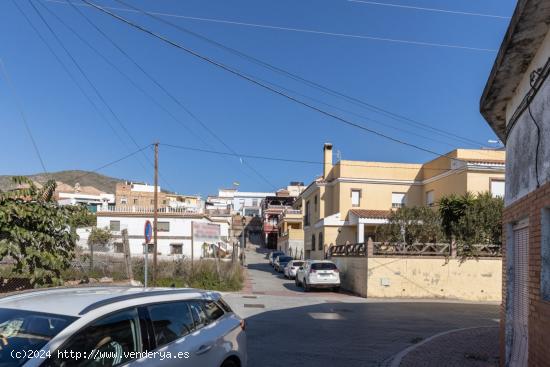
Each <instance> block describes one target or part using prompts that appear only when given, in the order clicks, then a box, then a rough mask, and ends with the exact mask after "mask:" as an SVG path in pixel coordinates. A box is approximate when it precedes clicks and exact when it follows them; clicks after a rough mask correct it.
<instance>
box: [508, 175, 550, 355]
mask: <svg viewBox="0 0 550 367" xmlns="http://www.w3.org/2000/svg"><path fill="white" fill-rule="evenodd" d="M549 207H550V182H547V183H546V184H544V185H543V186H541V187H540V188H538V189H537V190H535V191H533V192H531V193H529V194H528V195H527V196H525V197H523V198H521V199H520V200H518V201H516V202H514V203H513V204H512V205H510V206H508V207H507V208H505V210H504V218H503V225H504V233H506V230H507V228H508V225H509V224H512V223H514V222H517V221H519V220H522V219H524V218H528V219H529V366H548V364H549V363H550V347H549V346H550V302H549V301H543V300H542V299H541V294H540V284H541V264H542V262H541V240H542V234H541V219H542V218H541V215H542V210H543V209H544V208H549ZM504 237H505V238H504V242H506V236H504ZM503 251H504V257H503V262H502V263H503V271H502V285H503V289H502V304H501V322H500V361H501V365H502V366H504V363H505V361H506V358H505V352H506V343H505V340H506V339H505V337H506V335H505V325H506V309H505V305H506V290H507V289H506V284H507V282H506V269H507V267H506V256H505V251H506V245H504V248H503Z"/></svg>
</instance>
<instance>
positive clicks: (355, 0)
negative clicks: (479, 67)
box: [348, 0, 510, 19]
mask: <svg viewBox="0 0 550 367" xmlns="http://www.w3.org/2000/svg"><path fill="white" fill-rule="evenodd" d="M348 1H349V2H351V3H362V4H367V5H376V6H388V7H393V8H402V9H412V10H422V11H429V12H437V13H447V14H456V15H469V16H474V17H486V18H498V19H510V17H508V16H504V15H495V14H484V13H473V12H467V11H458V10H447V9H436V8H425V7H421V6H412V5H402V4H390V3H380V2H376V1H366V0H348Z"/></svg>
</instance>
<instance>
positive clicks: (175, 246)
mask: <svg viewBox="0 0 550 367" xmlns="http://www.w3.org/2000/svg"><path fill="white" fill-rule="evenodd" d="M170 253H171V254H172V255H181V254H183V245H182V244H181V243H172V244H170Z"/></svg>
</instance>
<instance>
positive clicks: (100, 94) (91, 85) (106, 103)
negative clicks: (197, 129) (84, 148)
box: [28, 0, 170, 187]
mask: <svg viewBox="0 0 550 367" xmlns="http://www.w3.org/2000/svg"><path fill="white" fill-rule="evenodd" d="M28 3H29V4H30V5H31V6H32V8H33V9H34V11H35V12H36V14H37V15H38V16H39V18H40V19H41V20H42V22H43V23H44V24H45V25H46V27H47V28H48V30H49V32H50V33H51V34H52V35H53V37H54V38H55V40H56V41H57V43H58V44H59V45H60V46H61V48H62V49H63V50H64V51H65V53H66V54H67V56H69V58H70V59H71V61H72V62H73V64H74V65H75V66H76V68H77V70H78V71H79V72H80V74H81V75H82V76H83V77H84V79H85V80H86V81H87V82H88V84H89V85H90V87H91V88H92V90H93V91H94V93H95V94H96V95H97V97H98V98H99V100H100V101H101V102H102V103H103V104H104V105H105V107H106V108H107V110H108V111H109V112H110V114H111V116H112V117H113V118H114V120H115V121H116V122H117V123H118V125H119V126H120V128H121V129H122V130H123V131H124V133H125V134H126V136H128V138H129V139H130V141H131V142H132V143H133V144H134V145H135V146H136V147H137V148H139V144H138V143H137V141H136V140H135V139H134V137H133V136H132V134H131V133H130V131H129V130H128V129H127V128H126V126H125V125H124V123H123V122H122V120H121V119H120V118H119V116H118V115H117V114H116V113H115V111H114V110H113V108H112V107H111V105H110V104H109V103H108V102H107V100H106V98H105V97H104V96H103V94H102V93H101V92H100V91H99V89H98V88H97V87H96V85H95V84H94V83H93V82H92V80H91V79H90V78H89V77H88V75H87V74H86V72H85V71H84V69H83V68H82V66H81V65H80V63H79V62H78V61H77V60H76V59H75V57H74V56H73V55H72V54H71V52H70V51H69V50H68V48H67V47H66V46H65V44H64V42H63V41H62V40H61V38H60V37H59V36H58V35H57V32H55V31H54V30H53V28H52V27H51V25H50V24H49V23H48V21H47V20H46V18H44V16H43V15H42V13H41V12H40V10H38V8H37V7H36V6H35V5H34V3H33V1H32V0H28ZM39 4H40V5H41V6H42V4H41V3H39ZM122 143H124V141H122ZM142 155H143V157H144V158H145V160H146V161H147V162H148V163H149V165H151V166H153V163H152V162H151V160H150V159H149V157H147V155H145V154H144V153H142ZM138 162H139V163H140V164H141V165H142V167H143V168H144V169H145V170H146V167H145V166H144V165H143V163H142V162H141V161H140V160H138ZM159 175H160V177H161V178H162V179H163V181H164V182H165V183H166V184H167V185H168V186H169V187H170V185H169V184H168V182H167V181H166V179H164V177H163V176H162V175H161V174H160V173H159Z"/></svg>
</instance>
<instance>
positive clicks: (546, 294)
mask: <svg viewBox="0 0 550 367" xmlns="http://www.w3.org/2000/svg"><path fill="white" fill-rule="evenodd" d="M540 229H541V244H540V250H541V258H542V259H541V260H542V261H541V269H540V270H541V272H540V288H541V289H540V293H541V298H542V299H543V300H545V301H550V208H544V209H542V218H541V226H540Z"/></svg>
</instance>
